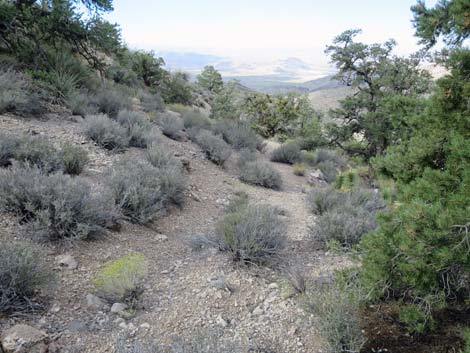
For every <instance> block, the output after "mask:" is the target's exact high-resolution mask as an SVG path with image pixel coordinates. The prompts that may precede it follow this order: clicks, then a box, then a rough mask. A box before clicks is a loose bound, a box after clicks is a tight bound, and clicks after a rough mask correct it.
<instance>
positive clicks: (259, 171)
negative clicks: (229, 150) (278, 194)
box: [240, 161, 282, 190]
mask: <svg viewBox="0 0 470 353" xmlns="http://www.w3.org/2000/svg"><path fill="white" fill-rule="evenodd" d="M240 180H241V181H243V182H245V183H247V184H252V185H259V186H263V187H265V188H270V189H275V190H279V189H281V188H282V178H281V174H280V173H279V172H278V171H277V170H276V169H274V168H273V167H272V166H271V165H269V164H268V163H266V162H263V161H253V162H247V163H244V164H243V165H242V166H241V167H240Z"/></svg>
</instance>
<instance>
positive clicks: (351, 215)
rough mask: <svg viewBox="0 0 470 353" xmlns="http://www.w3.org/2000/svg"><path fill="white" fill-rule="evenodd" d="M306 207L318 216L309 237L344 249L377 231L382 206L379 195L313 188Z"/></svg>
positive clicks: (357, 191) (363, 191) (364, 191)
mask: <svg viewBox="0 0 470 353" xmlns="http://www.w3.org/2000/svg"><path fill="white" fill-rule="evenodd" d="M307 204H308V205H309V207H310V209H311V210H312V212H313V213H314V214H317V215H319V217H318V218H317V220H316V221H315V224H314V225H313V226H312V227H311V235H312V236H313V237H314V238H316V239H319V240H320V241H322V242H323V243H325V244H328V243H330V242H335V243H337V244H339V245H340V246H342V247H343V248H346V249H348V248H351V247H352V246H353V245H355V244H357V243H358V242H359V240H360V239H361V237H362V236H363V235H364V234H366V233H369V232H371V231H373V230H374V229H375V228H376V222H375V217H376V214H377V212H379V211H380V210H382V209H383V208H384V207H385V203H384V201H383V200H382V199H381V197H380V195H379V194H378V193H375V192H373V191H369V190H364V189H360V188H356V189H352V190H350V191H347V192H343V191H339V190H336V189H334V188H332V187H325V188H317V189H313V190H311V191H310V192H309V193H308V194H307Z"/></svg>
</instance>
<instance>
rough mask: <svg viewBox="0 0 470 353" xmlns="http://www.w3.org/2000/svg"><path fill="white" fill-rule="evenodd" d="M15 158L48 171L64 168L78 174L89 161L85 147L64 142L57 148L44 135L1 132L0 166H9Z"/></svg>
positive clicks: (66, 171) (71, 173)
mask: <svg viewBox="0 0 470 353" xmlns="http://www.w3.org/2000/svg"><path fill="white" fill-rule="evenodd" d="M13 160H16V161H17V162H20V163H22V164H29V165H34V166H36V167H39V168H41V169H42V170H43V171H44V172H46V173H51V172H54V171H58V170H62V171H63V172H64V173H66V174H70V175H78V174H80V173H81V172H82V170H83V168H84V166H85V164H86V163H87V162H88V155H87V153H86V151H85V150H84V149H82V148H81V147H79V146H74V145H72V144H64V145H63V146H62V148H61V149H60V150H57V149H56V148H55V147H54V146H53V145H52V144H51V143H50V141H49V140H48V139H46V138H45V137H42V136H35V135H28V134H23V135H15V134H12V133H0V167H6V166H9V165H10V164H11V163H12V161H13Z"/></svg>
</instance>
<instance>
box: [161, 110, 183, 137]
mask: <svg viewBox="0 0 470 353" xmlns="http://www.w3.org/2000/svg"><path fill="white" fill-rule="evenodd" d="M158 125H159V126H160V128H161V129H162V133H163V135H165V136H166V137H169V138H171V139H173V140H179V139H180V138H181V133H182V130H183V129H184V124H183V121H182V120H181V118H179V117H177V116H173V115H170V114H161V115H160V116H159V117H158Z"/></svg>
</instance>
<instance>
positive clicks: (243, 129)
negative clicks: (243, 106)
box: [212, 120, 264, 150]
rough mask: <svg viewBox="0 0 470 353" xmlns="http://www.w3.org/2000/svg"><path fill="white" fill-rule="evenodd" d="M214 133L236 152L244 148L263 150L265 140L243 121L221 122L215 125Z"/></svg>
mask: <svg viewBox="0 0 470 353" xmlns="http://www.w3.org/2000/svg"><path fill="white" fill-rule="evenodd" d="M212 131H213V132H214V133H215V134H216V135H221V136H222V137H223V139H224V140H225V142H227V143H228V144H230V145H231V146H232V147H233V148H235V149H236V150H241V149H243V148H247V149H251V150H257V149H258V150H262V149H263V148H264V142H263V139H262V138H261V137H260V136H259V135H258V134H257V133H256V132H255V131H254V130H253V129H251V127H250V125H249V124H248V123H246V122H243V121H233V120H221V121H218V122H217V123H215V125H214V126H213V127H212Z"/></svg>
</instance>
